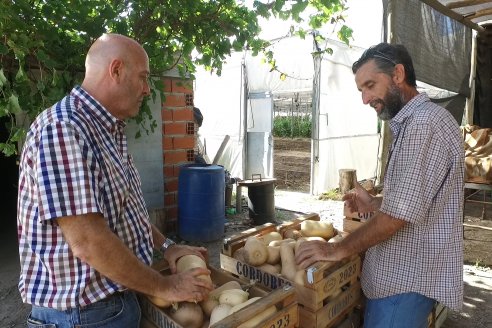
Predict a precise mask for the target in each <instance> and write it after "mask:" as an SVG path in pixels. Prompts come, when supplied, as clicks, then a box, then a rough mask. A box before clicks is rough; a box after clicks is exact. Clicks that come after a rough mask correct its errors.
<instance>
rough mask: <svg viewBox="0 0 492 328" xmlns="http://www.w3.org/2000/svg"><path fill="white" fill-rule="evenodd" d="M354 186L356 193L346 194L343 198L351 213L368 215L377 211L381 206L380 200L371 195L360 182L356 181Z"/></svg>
mask: <svg viewBox="0 0 492 328" xmlns="http://www.w3.org/2000/svg"><path fill="white" fill-rule="evenodd" d="M354 184H355V191H354V192H351V193H348V194H345V195H343V197H342V200H343V201H344V202H345V206H347V207H348V208H349V210H350V211H351V212H359V213H368V212H374V211H377V210H378V209H379V206H380V205H381V202H380V198H379V197H374V196H372V195H371V194H369V192H368V191H367V190H366V189H364V187H362V186H361V184H360V183H359V182H357V181H354Z"/></svg>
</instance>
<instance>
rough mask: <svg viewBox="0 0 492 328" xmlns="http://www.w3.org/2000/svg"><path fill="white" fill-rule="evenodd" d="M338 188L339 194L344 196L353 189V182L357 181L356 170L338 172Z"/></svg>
mask: <svg viewBox="0 0 492 328" xmlns="http://www.w3.org/2000/svg"><path fill="white" fill-rule="evenodd" d="M338 175H339V179H338V186H339V189H340V193H341V194H346V193H347V192H348V191H349V190H350V189H352V188H354V187H355V184H354V181H357V174H356V170H352V169H341V170H338Z"/></svg>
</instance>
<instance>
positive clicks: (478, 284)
mask: <svg viewBox="0 0 492 328" xmlns="http://www.w3.org/2000/svg"><path fill="white" fill-rule="evenodd" d="M275 204H276V206H277V208H278V209H277V211H276V218H275V220H276V223H280V222H282V221H286V220H290V219H292V218H294V217H297V216H300V215H302V214H303V213H308V212H315V213H319V214H320V217H321V218H322V220H329V221H332V222H334V224H335V227H340V226H341V222H342V221H341V220H342V218H343V216H342V208H343V207H342V206H343V205H342V203H341V202H337V201H320V200H317V199H316V198H315V197H312V196H309V195H307V194H301V193H289V192H282V191H278V190H277V191H276V196H275ZM465 210H466V212H465V214H466V215H465V222H466V223H467V224H472V225H476V226H485V227H492V220H490V219H492V207H491V210H490V213H489V216H488V217H486V219H485V220H481V212H482V207H481V205H475V204H472V205H467V206H466V208H465ZM9 222H10V223H9V224H8V225H7V226H6V227H4V229H2V231H1V232H0V242H1V245H2V246H1V248H0V263H2V265H0V304H1V306H0V327H1V328H12V327H25V318H26V316H27V314H28V312H29V306H28V305H24V304H22V302H21V299H20V296H19V292H18V290H17V279H18V272H19V264H18V255H17V242H16V234H15V225H13V224H12V221H9ZM14 223H15V221H14ZM250 227H252V225H251V221H250V220H249V218H248V215H247V208H245V209H244V210H243V213H241V214H238V215H234V216H229V217H228V219H227V223H226V229H225V230H226V232H225V236H224V237H229V236H232V235H235V234H237V233H239V232H241V231H243V230H245V229H248V228H250ZM188 244H195V245H198V243H188ZM201 245H203V246H206V247H207V248H208V249H209V254H210V264H211V265H212V266H214V267H217V268H218V267H220V263H219V253H220V250H221V248H222V240H218V241H215V242H210V243H202V244H201ZM491 249H492V231H491V230H484V229H479V228H468V227H467V228H465V265H464V266H463V272H464V286H465V299H464V307H463V310H462V311H460V312H451V313H450V314H449V316H448V319H447V320H446V322H445V323H444V325H443V326H442V327H444V328H458V327H459V328H462V327H473V328H485V327H492V306H491V304H492V270H491V269H490V268H491V267H492V252H491V251H490V250H491Z"/></svg>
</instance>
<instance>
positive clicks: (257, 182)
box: [238, 175, 277, 187]
mask: <svg viewBox="0 0 492 328" xmlns="http://www.w3.org/2000/svg"><path fill="white" fill-rule="evenodd" d="M275 181H277V179H275V178H262V177H257V176H256V175H253V176H252V177H251V179H250V180H243V181H239V182H238V185H240V186H246V187H248V186H261V185H267V184H272V183H274V182H275Z"/></svg>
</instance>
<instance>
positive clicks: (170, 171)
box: [164, 165, 176, 178]
mask: <svg viewBox="0 0 492 328" xmlns="http://www.w3.org/2000/svg"><path fill="white" fill-rule="evenodd" d="M174 172H175V168H174V165H166V166H164V178H175V177H176V175H175V174H174Z"/></svg>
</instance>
